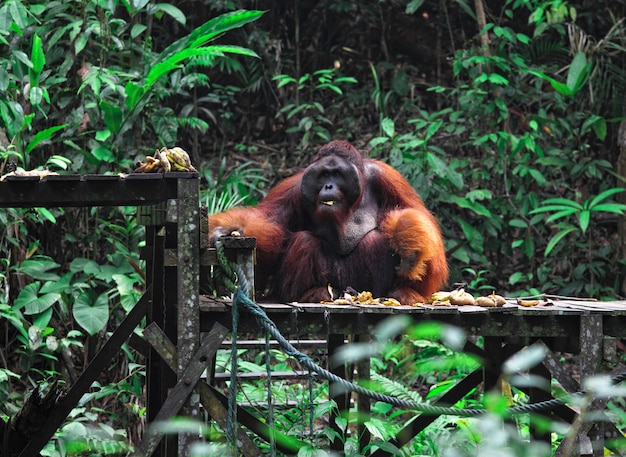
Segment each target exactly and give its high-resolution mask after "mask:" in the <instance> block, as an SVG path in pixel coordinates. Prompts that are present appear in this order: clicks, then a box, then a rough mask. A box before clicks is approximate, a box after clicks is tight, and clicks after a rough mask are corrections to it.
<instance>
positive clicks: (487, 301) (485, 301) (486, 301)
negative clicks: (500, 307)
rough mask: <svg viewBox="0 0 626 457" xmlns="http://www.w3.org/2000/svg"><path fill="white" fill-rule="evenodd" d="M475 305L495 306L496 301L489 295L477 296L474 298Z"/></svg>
mask: <svg viewBox="0 0 626 457" xmlns="http://www.w3.org/2000/svg"><path fill="white" fill-rule="evenodd" d="M476 305H477V306H482V307H483V308H495V307H496V302H495V301H494V300H492V299H491V297H478V298H476Z"/></svg>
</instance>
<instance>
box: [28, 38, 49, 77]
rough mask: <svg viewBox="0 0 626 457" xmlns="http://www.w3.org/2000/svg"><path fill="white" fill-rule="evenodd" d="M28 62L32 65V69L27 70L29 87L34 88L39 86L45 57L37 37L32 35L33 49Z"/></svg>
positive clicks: (39, 39)
mask: <svg viewBox="0 0 626 457" xmlns="http://www.w3.org/2000/svg"><path fill="white" fill-rule="evenodd" d="M30 61H31V62H32V63H33V66H32V68H30V69H29V73H30V75H29V76H30V85H31V86H33V87H35V86H38V85H39V76H40V75H41V71H42V70H43V67H44V65H45V64H46V55H45V54H44V51H43V45H42V43H41V38H39V35H37V34H35V35H33V47H32V51H31V54H30Z"/></svg>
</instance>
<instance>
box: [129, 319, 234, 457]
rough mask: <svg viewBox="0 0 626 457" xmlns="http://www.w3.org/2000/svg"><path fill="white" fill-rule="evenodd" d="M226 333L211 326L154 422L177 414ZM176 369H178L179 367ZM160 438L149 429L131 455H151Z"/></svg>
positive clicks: (160, 349)
mask: <svg viewBox="0 0 626 457" xmlns="http://www.w3.org/2000/svg"><path fill="white" fill-rule="evenodd" d="M226 333H227V330H226V328H225V327H223V326H221V325H219V324H215V325H214V326H213V328H212V329H211V331H210V332H209V334H208V335H207V336H206V337H205V339H204V341H203V343H202V344H201V345H200V348H199V349H198V350H197V351H195V352H194V354H193V355H192V357H191V358H190V359H189V361H188V363H187V365H186V367H185V369H184V370H183V371H182V373H179V382H178V383H177V384H176V386H174V388H173V389H172V390H171V392H170V395H169V396H168V397H167V399H166V400H165V402H164V403H163V405H162V406H161V409H160V410H159V413H158V414H157V415H156V417H155V422H162V421H164V420H166V419H170V418H172V417H174V416H175V415H177V414H178V412H179V411H180V410H181V408H182V407H183V405H184V404H185V402H186V401H187V399H188V398H189V396H190V395H191V392H192V391H193V389H194V388H195V387H196V384H198V381H199V380H200V376H201V375H202V373H203V372H204V370H205V369H206V364H207V361H208V360H209V359H210V358H212V357H213V356H214V355H215V353H216V352H217V350H218V349H219V346H220V344H221V342H222V340H223V339H224V337H225V336H226ZM164 341H166V340H165V339H164V340H162V341H161V343H163V342H164ZM155 344H157V343H155ZM168 347H171V346H170V345H169V344H164V347H158V350H159V351H160V352H161V353H163V352H165V351H166V350H167V349H168ZM176 359H177V360H176V361H177V362H178V364H180V357H176ZM167 360H168V361H173V357H172V356H170V357H169V358H168V359H167ZM172 368H173V367H172ZM178 368H179V369H180V366H179V367H178ZM162 437H163V432H162V431H158V430H154V429H149V430H148V433H147V435H146V436H145V437H144V438H143V440H142V442H141V444H140V445H139V447H138V448H137V450H136V451H135V453H134V454H133V455H134V456H135V457H148V456H150V455H152V453H153V452H154V450H155V449H156V447H157V446H158V444H159V442H160V441H161V438H162Z"/></svg>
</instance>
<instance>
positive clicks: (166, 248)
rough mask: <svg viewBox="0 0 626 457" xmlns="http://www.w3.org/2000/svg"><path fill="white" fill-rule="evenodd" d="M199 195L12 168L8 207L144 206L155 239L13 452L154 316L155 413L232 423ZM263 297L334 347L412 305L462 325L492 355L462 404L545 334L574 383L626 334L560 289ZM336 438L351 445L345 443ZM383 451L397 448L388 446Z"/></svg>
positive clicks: (158, 178) (124, 178) (605, 432)
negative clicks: (126, 289) (115, 312)
mask: <svg viewBox="0 0 626 457" xmlns="http://www.w3.org/2000/svg"><path fill="white" fill-rule="evenodd" d="M198 195H199V179H198V175H197V174H196V173H165V174H130V175H85V176H81V175H69V176H68V175H66V176H46V177H43V178H41V179H40V178H38V177H37V178H34V179H33V178H31V177H11V178H8V179H6V180H5V181H2V182H0V207H4V208H8V207H14V208H17V207H58V206H65V207H90V206H138V207H139V210H138V218H139V222H140V223H142V224H144V225H145V226H146V247H145V249H144V251H143V252H142V256H143V258H144V259H145V260H146V273H147V274H146V276H147V284H146V291H145V293H144V295H143V296H142V298H141V299H140V300H139V302H138V303H137V304H136V305H135V307H134V308H133V310H132V311H131V312H130V313H129V314H128V316H127V317H126V318H125V320H124V321H123V322H122V323H121V324H120V325H119V326H118V328H117V329H116V331H115V332H114V333H113V334H112V335H111V337H110V338H109V340H108V341H107V342H106V343H105V344H104V346H103V347H102V348H101V349H100V351H99V352H98V354H97V355H96V356H95V357H94V359H93V360H91V361H90V364H89V365H88V367H87V368H86V369H85V371H84V372H83V374H82V375H81V377H80V378H79V379H78V380H77V381H76V382H75V383H74V384H73V385H72V386H71V387H70V388H69V389H68V391H67V393H66V394H65V395H64V396H63V397H61V398H60V399H59V400H58V401H57V402H56V404H55V407H54V408H53V409H51V411H50V413H49V414H48V416H47V417H46V418H45V421H42V425H41V429H40V431H39V433H37V434H34V435H32V436H31V437H29V438H30V440H29V441H28V442H27V443H26V444H25V445H19V446H18V445H16V444H15V443H14V442H12V441H11V434H10V432H9V436H8V440H7V442H5V443H4V444H5V448H6V449H10V450H11V451H12V454H11V455H19V456H20V457H27V456H32V455H37V454H38V452H39V451H40V450H41V449H42V448H43V446H44V445H45V444H46V442H47V441H48V440H49V439H50V438H51V437H52V435H53V434H54V432H55V431H56V430H57V429H58V428H59V427H60V426H61V425H62V424H63V422H64V420H65V419H66V417H67V416H68V414H69V413H70V412H71V410H72V408H74V406H75V405H76V404H77V402H78V400H79V399H80V398H81V396H82V395H83V394H84V393H85V392H86V391H87V390H88V389H89V388H90V386H91V384H92V383H93V381H94V380H95V379H96V378H97V376H98V374H99V373H100V372H101V370H103V369H104V368H105V367H106V366H107V365H108V363H109V361H110V359H111V358H112V357H113V356H114V355H115V354H116V353H118V352H119V350H120V347H121V345H122V344H123V343H124V342H126V341H127V340H129V339H131V344H132V343H133V341H132V339H133V336H132V335H133V331H134V330H135V328H136V327H137V326H139V325H140V323H141V322H142V320H143V319H144V318H147V320H146V323H147V325H146V328H145V330H144V332H143V336H144V341H143V342H142V341H139V342H137V343H136V347H138V348H139V347H141V346H142V343H143V346H145V347H147V348H148V349H146V351H145V355H146V360H147V366H146V383H147V384H146V390H147V407H148V413H147V419H148V422H150V423H152V422H155V421H159V420H162V419H167V418H169V417H172V416H175V415H181V414H182V415H187V416H190V417H196V418H199V411H200V405H202V406H203V407H204V409H205V410H206V411H208V412H209V414H210V415H211V417H212V418H213V419H215V420H216V421H217V422H218V423H219V424H220V425H221V426H222V427H224V429H225V426H226V421H227V417H226V404H227V399H226V397H225V396H224V395H223V394H222V393H221V391H220V390H219V389H217V388H216V387H215V382H217V381H215V378H214V377H213V376H209V377H208V379H207V380H204V379H203V373H205V372H206V370H207V367H208V366H210V365H211V360H212V359H213V358H214V355H215V353H216V352H217V350H218V349H219V347H220V346H221V345H223V342H224V337H225V336H226V334H227V332H228V331H229V330H228V329H230V328H232V303H231V302H230V301H229V300H223V299H217V298H214V297H208V296H204V295H202V293H201V285H202V280H201V278H203V277H204V275H206V270H207V268H209V266H210V265H214V264H215V263H216V256H215V252H213V250H211V249H209V248H208V247H207V246H206V242H203V235H202V230H201V217H200V208H199V204H198ZM233 243H237V244H238V245H237V246H236V247H235V248H231V249H230V250H228V255H229V256H230V258H231V259H233V261H235V262H237V263H239V264H240V265H241V266H242V268H243V269H244V271H245V272H246V275H248V274H250V275H251V276H250V277H252V271H253V259H254V248H253V245H254V243H253V242H252V243H250V242H249V241H246V240H245V239H244V240H238V241H233ZM259 306H260V307H261V308H262V309H263V311H264V312H265V313H266V314H267V316H268V317H269V318H270V319H271V320H272V321H273V322H274V323H275V324H276V327H277V328H278V329H279V330H280V332H281V333H282V334H283V335H284V336H285V337H287V338H294V337H295V338H297V339H298V340H311V341H318V340H319V338H320V336H323V337H325V340H326V341H325V346H326V350H327V352H328V354H329V355H330V354H332V353H334V352H336V351H337V350H338V349H339V347H341V346H342V345H344V344H346V341H347V340H358V341H367V340H368V339H369V338H370V336H371V334H372V331H373V330H374V328H375V327H376V326H377V325H379V324H380V323H381V322H383V321H384V320H385V319H387V318H389V317H391V316H395V315H406V316H408V317H410V319H411V321H412V322H415V323H421V322H440V323H444V324H448V325H453V326H456V327H458V328H461V329H463V330H464V331H465V332H466V334H467V336H468V341H467V343H466V344H465V347H464V350H465V351H467V352H470V353H472V354H476V355H478V356H480V357H481V358H482V360H483V362H484V363H483V365H482V366H481V367H480V368H479V369H477V370H475V371H473V372H472V373H470V374H469V375H467V376H466V377H465V378H464V379H462V380H461V381H460V382H459V383H457V384H456V385H455V386H453V387H451V388H450V389H449V390H448V391H447V392H446V393H445V394H443V396H442V397H441V398H439V399H438V400H437V403H440V404H446V405H451V404H454V403H455V402H456V401H458V400H459V399H461V398H463V397H464V396H466V395H467V394H468V393H469V392H470V391H472V390H473V389H474V388H476V387H477V386H479V385H482V388H483V389H485V390H488V389H491V388H494V387H496V386H497V385H498V382H499V379H500V376H501V372H502V365H503V363H504V362H505V360H507V359H508V358H509V357H510V356H511V355H513V354H515V353H516V352H518V351H520V350H522V349H523V348H525V347H527V346H529V345H531V344H540V345H543V346H544V347H545V349H547V351H548V352H547V353H548V356H547V357H546V359H545V360H544V361H543V363H542V364H541V365H539V366H538V367H536V368H535V369H533V373H534V374H537V375H540V376H543V377H545V378H548V379H552V378H553V379H556V380H558V381H559V382H560V384H561V385H562V386H563V387H564V388H565V389H566V390H568V391H570V392H576V391H579V390H580V384H579V381H578V380H575V379H572V377H571V376H570V374H569V373H568V372H567V370H565V369H564V368H563V366H562V364H561V363H560V361H559V358H558V356H557V355H556V354H558V353H563V352H565V353H572V354H574V355H577V356H578V360H579V369H578V372H579V375H580V379H581V380H584V379H585V378H587V377H589V376H592V375H594V374H597V373H604V372H605V370H604V369H603V368H602V366H603V362H604V361H605V359H607V360H611V361H614V360H615V359H616V356H615V345H616V342H617V341H618V340H619V339H622V338H626V302H597V301H592V300H571V299H553V300H552V301H551V304H550V305H549V306H535V307H524V306H519V305H517V304H516V302H515V301H513V300H508V301H507V303H506V304H505V305H504V306H502V307H497V308H482V307H476V306H461V307H455V306H431V305H423V306H383V305H358V304H357V305H323V304H313V303H259ZM237 329H238V332H239V334H241V336H242V338H243V336H244V335H248V336H249V335H257V338H258V337H264V336H265V333H264V331H262V330H261V328H260V327H259V324H258V322H257V320H256V318H255V317H254V316H253V315H252V314H250V313H248V312H245V311H244V310H241V311H240V312H239V316H238V324H237ZM478 337H481V339H482V343H483V344H482V347H479V346H478V345H477V344H475V343H474V342H475V341H476V339H477V338H478ZM145 341H147V342H148V343H150V345H146V344H145ZM330 369H331V371H332V372H333V373H335V374H338V375H340V376H342V377H343V376H345V375H346V367H345V366H340V367H330ZM356 370H357V372H358V373H359V375H362V376H364V377H366V376H367V374H368V373H369V361H363V362H359V364H358V365H357V367H356ZM214 381H215V382H214ZM520 388H522V389H524V388H523V387H520ZM526 391H527V392H528V394H529V395H530V398H531V401H532V402H538V401H544V400H549V399H551V398H552V397H551V395H550V393H549V392H546V391H543V390H541V389H538V388H530V389H526ZM194 392H195V393H196V394H197V395H196V394H192V393H194ZM330 394H331V397H332V398H333V399H334V400H335V401H337V404H338V406H339V408H340V410H347V409H349V405H350V402H351V401H353V400H354V401H356V403H357V405H358V409H359V410H360V411H361V412H365V413H367V412H368V410H369V400H368V399H367V398H358V397H357V396H352V395H350V394H348V393H346V392H345V391H343V389H338V388H337V386H333V384H331V390H330ZM237 414H238V416H237V421H238V423H240V424H242V425H244V426H245V427H246V428H248V429H249V430H250V431H252V432H254V433H255V434H257V435H258V436H260V437H262V438H267V437H268V433H269V431H268V429H267V426H266V425H265V423H264V421H262V420H259V418H256V417H254V416H253V415H251V414H250V413H249V412H248V411H247V410H246V409H244V408H243V407H241V405H238V406H237ZM544 414H547V415H549V416H552V417H555V418H560V419H562V420H564V421H567V422H569V423H573V422H574V421H575V419H576V417H577V412H576V411H574V410H573V409H571V408H570V407H569V406H566V405H559V406H556V407H554V408H553V409H552V410H551V411H548V412H544ZM331 419H332V418H331ZM435 419H436V416H433V415H425V414H424V415H420V416H419V417H417V418H416V419H415V420H414V421H412V422H411V423H410V424H409V425H407V426H406V427H405V429H404V430H402V431H401V432H400V433H399V434H398V435H397V436H396V437H394V438H393V439H392V440H391V442H392V443H393V444H395V445H396V446H402V445H404V444H406V443H407V442H408V441H410V440H411V439H412V437H414V436H415V435H416V434H417V433H419V432H420V431H421V430H423V429H424V428H425V427H427V426H428V424H430V423H431V422H432V421H434V420H435ZM359 427H360V431H364V430H365V429H364V427H363V426H362V424H361V425H359ZM580 431H581V434H580V436H579V449H580V452H581V453H582V454H589V455H603V449H604V446H605V439H606V438H614V437H616V434H617V433H618V431H617V429H616V428H615V426H614V425H613V424H612V423H610V422H595V423H593V424H587V425H585V427H582V428H581V430H580ZM360 436H361V435H360ZM362 436H363V441H362V443H361V445H365V444H366V442H365V441H366V439H367V434H366V433H363V434H362ZM195 439H197V437H193V436H191V435H184V434H181V435H179V436H178V437H177V438H176V437H170V436H166V437H164V436H162V435H160V434H159V433H158V432H154V433H150V432H149V433H148V434H147V436H146V437H144V440H143V441H142V443H141V444H140V445H139V446H138V449H137V450H136V453H135V455H137V456H149V455H157V456H161V457H173V456H183V455H186V450H187V449H188V446H189V444H190V443H191V442H192V441H193V440H195ZM237 439H238V440H239V443H241V446H240V448H239V449H240V451H241V453H242V454H243V455H245V456H246V457H247V456H253V455H260V451H259V450H258V448H257V447H256V446H255V445H254V443H253V442H252V441H251V440H250V439H249V437H247V435H246V433H245V432H244V431H243V430H242V429H241V428H238V429H237ZM7 444H8V446H7ZM280 446H283V448H282V449H281V450H283V451H285V452H287V453H292V454H295V453H297V448H298V443H297V442H296V441H292V442H287V444H280ZM332 446H333V448H334V449H336V450H338V451H340V450H341V443H337V442H335V443H332ZM1 448H2V445H1V443H0V449H1ZM373 455H376V456H377V457H380V456H383V455H388V454H387V453H386V452H385V451H383V450H382V449H380V448H379V450H377V451H376V452H374V453H373Z"/></svg>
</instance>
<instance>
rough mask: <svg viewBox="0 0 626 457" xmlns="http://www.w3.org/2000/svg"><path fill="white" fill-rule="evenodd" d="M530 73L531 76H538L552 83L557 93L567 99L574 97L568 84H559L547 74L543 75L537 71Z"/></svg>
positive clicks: (529, 71)
mask: <svg viewBox="0 0 626 457" xmlns="http://www.w3.org/2000/svg"><path fill="white" fill-rule="evenodd" d="M528 73H530V74H531V75H534V76H537V77H538V78H541V79H543V80H544V81H546V82H548V83H550V85H551V86H552V88H553V89H554V90H555V91H557V92H558V93H559V94H561V95H563V96H565V97H570V96H571V95H573V94H572V91H571V90H570V88H569V87H568V86H567V84H563V83H562V82H559V81H557V80H556V79H554V78H551V77H549V76H548V75H546V74H545V73H542V72H540V71H537V70H528Z"/></svg>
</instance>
